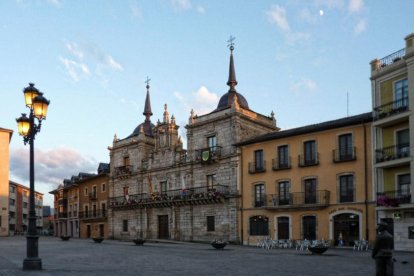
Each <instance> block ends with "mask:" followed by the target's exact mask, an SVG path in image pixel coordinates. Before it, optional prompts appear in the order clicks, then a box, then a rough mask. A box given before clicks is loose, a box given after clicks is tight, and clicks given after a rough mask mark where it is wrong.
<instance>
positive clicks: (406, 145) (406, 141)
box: [395, 128, 410, 158]
mask: <svg viewBox="0 0 414 276" xmlns="http://www.w3.org/2000/svg"><path fill="white" fill-rule="evenodd" d="M395 135H396V139H397V141H396V142H397V155H398V157H399V158H403V157H408V156H409V155H410V132H409V130H408V128H407V129H403V130H399V131H397V132H396V133H395Z"/></svg>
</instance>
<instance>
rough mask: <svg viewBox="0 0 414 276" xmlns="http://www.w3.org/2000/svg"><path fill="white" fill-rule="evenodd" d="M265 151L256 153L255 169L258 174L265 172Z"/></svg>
mask: <svg viewBox="0 0 414 276" xmlns="http://www.w3.org/2000/svg"><path fill="white" fill-rule="evenodd" d="M263 161H264V160H263V150H256V151H255V152H254V169H255V171H256V172H261V171H263V170H264V162H263Z"/></svg>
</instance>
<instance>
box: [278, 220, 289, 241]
mask: <svg viewBox="0 0 414 276" xmlns="http://www.w3.org/2000/svg"><path fill="white" fill-rule="evenodd" d="M277 239H278V240H288V239H289V217H278V218H277Z"/></svg>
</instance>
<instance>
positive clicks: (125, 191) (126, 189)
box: [124, 187, 128, 196]
mask: <svg viewBox="0 0 414 276" xmlns="http://www.w3.org/2000/svg"><path fill="white" fill-rule="evenodd" d="M127 195H128V187H124V196H127Z"/></svg>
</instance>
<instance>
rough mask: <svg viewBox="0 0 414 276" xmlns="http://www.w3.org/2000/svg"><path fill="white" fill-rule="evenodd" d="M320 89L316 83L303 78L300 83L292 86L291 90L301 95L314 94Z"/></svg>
mask: <svg viewBox="0 0 414 276" xmlns="http://www.w3.org/2000/svg"><path fill="white" fill-rule="evenodd" d="M317 89H318V85H317V84H316V82H315V81H314V80H312V79H309V78H302V79H300V80H299V81H298V82H296V83H294V84H293V85H291V87H290V90H291V91H293V92H295V93H299V92H303V91H309V92H313V91H316V90H317Z"/></svg>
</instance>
